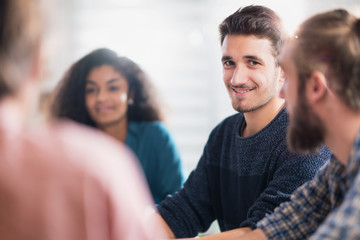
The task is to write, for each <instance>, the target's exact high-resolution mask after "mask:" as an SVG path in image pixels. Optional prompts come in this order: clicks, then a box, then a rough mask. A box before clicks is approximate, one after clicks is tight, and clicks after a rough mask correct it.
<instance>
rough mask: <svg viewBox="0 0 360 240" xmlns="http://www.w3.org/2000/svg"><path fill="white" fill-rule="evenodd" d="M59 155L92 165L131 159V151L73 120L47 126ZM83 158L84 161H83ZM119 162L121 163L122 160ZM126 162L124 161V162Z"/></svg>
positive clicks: (103, 164) (104, 164)
mask: <svg viewBox="0 0 360 240" xmlns="http://www.w3.org/2000/svg"><path fill="white" fill-rule="evenodd" d="M49 133H50V135H51V136H52V138H53V144H54V141H55V142H56V145H57V149H61V150H62V151H59V153H58V154H59V155H62V157H63V158H66V159H68V160H69V161H73V162H74V161H75V162H78V163H79V164H80V165H88V166H93V167H95V168H96V167H100V166H103V167H105V166H111V165H118V164H119V160H120V159H124V162H126V161H127V160H126V159H132V158H133V156H132V154H131V152H130V151H129V150H128V149H127V148H126V147H125V146H124V145H123V144H121V143H119V142H118V141H116V140H115V139H113V138H111V137H109V136H108V135H106V134H105V133H103V132H101V131H100V130H97V129H93V128H90V127H87V126H84V125H81V124H78V123H75V122H70V121H61V122H56V123H54V124H52V125H51V126H50V127H49ZM84 159H86V162H85V163H84ZM120 162H122V163H123V160H121V161H120ZM124 164H126V163H124Z"/></svg>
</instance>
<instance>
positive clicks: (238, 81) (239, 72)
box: [231, 66, 248, 86]
mask: <svg viewBox="0 0 360 240" xmlns="http://www.w3.org/2000/svg"><path fill="white" fill-rule="evenodd" d="M247 81H248V78H247V71H246V70H245V69H243V68H241V67H240V66H237V67H236V68H235V69H234V72H233V75H232V78H231V84H232V85H234V86H240V85H243V84H245V83H246V82H247Z"/></svg>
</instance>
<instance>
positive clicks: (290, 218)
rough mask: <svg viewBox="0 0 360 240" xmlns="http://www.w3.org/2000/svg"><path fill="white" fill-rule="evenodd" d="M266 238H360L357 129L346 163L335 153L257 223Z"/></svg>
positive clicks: (359, 167)
mask: <svg viewBox="0 0 360 240" xmlns="http://www.w3.org/2000/svg"><path fill="white" fill-rule="evenodd" d="M257 227H258V228H260V229H261V230H263V231H264V233H265V235H266V236H267V237H268V239H276V240H280V239H286V240H289V239H307V238H310V239H312V240H313V239H339V240H340V239H341V240H343V239H360V132H359V133H358V135H357V137H356V140H355V144H354V146H353V148H352V151H351V154H350V157H349V162H348V165H347V166H344V165H342V164H341V163H340V162H339V161H338V160H337V159H336V158H335V156H332V157H331V159H330V161H329V162H328V163H327V164H326V165H325V166H324V167H323V168H322V169H321V170H320V171H319V173H318V175H317V176H316V177H315V178H314V179H313V180H312V181H309V182H307V183H305V184H304V185H303V186H301V187H300V188H298V189H297V190H296V191H295V192H294V193H293V194H292V196H291V200H290V201H289V202H286V203H283V204H281V205H280V206H279V207H278V208H276V209H275V211H274V213H273V214H271V215H268V216H266V217H265V218H264V219H263V220H261V221H260V222H258V224H257Z"/></svg>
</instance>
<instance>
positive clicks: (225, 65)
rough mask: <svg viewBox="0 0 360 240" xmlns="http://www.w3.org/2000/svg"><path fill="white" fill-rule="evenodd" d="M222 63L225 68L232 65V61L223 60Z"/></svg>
mask: <svg viewBox="0 0 360 240" xmlns="http://www.w3.org/2000/svg"><path fill="white" fill-rule="evenodd" d="M223 65H224V67H225V68H227V67H231V66H233V65H234V63H233V62H232V61H224V62H223Z"/></svg>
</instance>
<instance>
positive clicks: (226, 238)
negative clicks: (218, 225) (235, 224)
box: [181, 228, 266, 240]
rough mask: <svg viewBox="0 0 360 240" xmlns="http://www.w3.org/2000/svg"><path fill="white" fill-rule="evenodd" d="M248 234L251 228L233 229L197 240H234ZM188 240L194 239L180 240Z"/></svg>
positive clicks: (183, 239)
mask: <svg viewBox="0 0 360 240" xmlns="http://www.w3.org/2000/svg"><path fill="white" fill-rule="evenodd" d="M249 232H251V228H238V229H234V230H230V231H226V232H222V233H217V234H212V235H208V236H204V237H201V238H199V239H201V240H236V239H240V237H241V236H243V235H244V234H245V233H249ZM190 239H194V238H181V240H190ZM251 239H252V238H251ZM254 239H259V240H262V239H260V238H254ZM265 239H266V238H265Z"/></svg>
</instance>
